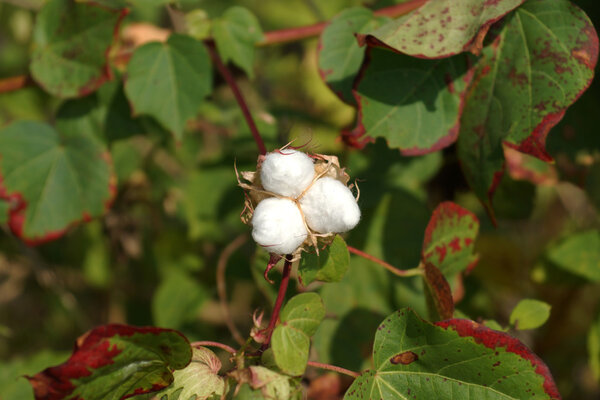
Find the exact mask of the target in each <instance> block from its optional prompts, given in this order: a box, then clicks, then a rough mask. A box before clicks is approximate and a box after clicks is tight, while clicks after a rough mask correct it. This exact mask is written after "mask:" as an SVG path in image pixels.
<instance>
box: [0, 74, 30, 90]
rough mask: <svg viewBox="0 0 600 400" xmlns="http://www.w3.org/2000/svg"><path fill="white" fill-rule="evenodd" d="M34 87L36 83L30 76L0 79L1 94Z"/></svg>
mask: <svg viewBox="0 0 600 400" xmlns="http://www.w3.org/2000/svg"><path fill="white" fill-rule="evenodd" d="M34 85H35V82H34V81H33V79H31V76H29V75H18V76H12V77H10V78H5V79H0V93H5V92H12V91H14V90H19V89H23V88H26V87H28V86H34Z"/></svg>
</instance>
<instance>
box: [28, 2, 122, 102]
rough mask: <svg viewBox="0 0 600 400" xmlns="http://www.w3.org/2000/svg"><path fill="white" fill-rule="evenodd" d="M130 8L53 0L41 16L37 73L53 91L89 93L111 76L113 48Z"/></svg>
mask: <svg viewBox="0 0 600 400" xmlns="http://www.w3.org/2000/svg"><path fill="white" fill-rule="evenodd" d="M125 15H127V10H126V9H121V10H115V9H112V8H107V7H105V6H99V5H95V4H94V3H92V2H90V3H82V2H77V1H73V0H50V1H48V2H47V3H46V4H45V5H44V7H43V8H42V10H41V11H40V13H39V14H38V16H37V20H36V24H35V30H34V35H33V37H34V42H33V50H32V54H31V65H30V70H31V75H32V76H33V79H35V81H36V82H37V83H39V84H40V86H42V87H43V88H44V89H45V90H47V91H48V92H50V93H51V94H53V95H55V96H59V97H63V98H67V97H79V96H85V95H87V94H89V93H91V92H93V91H95V90H96V89H97V88H98V87H99V86H100V85H102V84H103V83H104V82H105V81H106V80H108V79H111V71H110V67H109V66H108V61H107V57H108V52H109V50H110V47H111V45H112V43H113V41H114V37H115V36H116V33H117V32H118V29H119V25H120V22H121V20H122V19H123V18H124V17H125Z"/></svg>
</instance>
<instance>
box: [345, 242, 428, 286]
mask: <svg viewBox="0 0 600 400" xmlns="http://www.w3.org/2000/svg"><path fill="white" fill-rule="evenodd" d="M348 251H349V252H350V253H352V254H356V255H357V256H360V257H362V258H365V259H367V260H369V261H373V262H374V263H376V264H379V265H381V266H382V267H384V268H385V269H387V270H388V271H390V272H391V273H392V274H394V275H397V276H401V277H403V278H406V277H410V276H418V275H423V268H421V267H420V266H419V267H416V268H411V269H399V268H396V267H394V266H393V265H391V264H388V263H386V262H385V261H383V260H381V259H379V258H377V257H375V256H372V255H371V254H368V253H365V252H364V251H361V250H358V249H357V248H355V247H352V246H348Z"/></svg>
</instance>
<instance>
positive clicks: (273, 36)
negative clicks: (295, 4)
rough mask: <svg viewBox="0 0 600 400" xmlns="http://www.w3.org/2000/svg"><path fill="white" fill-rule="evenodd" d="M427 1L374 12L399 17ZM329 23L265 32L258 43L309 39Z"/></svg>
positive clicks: (418, 0)
mask: <svg viewBox="0 0 600 400" xmlns="http://www.w3.org/2000/svg"><path fill="white" fill-rule="evenodd" d="M426 1H427V0H411V1H407V2H406V3H402V4H396V5H394V6H390V7H385V8H382V9H379V10H376V11H374V12H373V14H375V15H377V16H386V17H391V18H394V17H399V16H401V15H404V14H408V13H409V12H411V11H413V10H415V9H417V8H419V7H421V6H422V5H423V4H425V2H426ZM328 24H329V22H320V23H318V24H314V25H307V26H299V27H297V28H287V29H280V30H277V31H271V32H265V33H264V35H263V40H262V41H260V42H259V43H258V45H259V46H268V45H272V44H281V43H287V42H293V41H296V40H302V39H307V38H309V37H313V36H317V35H319V34H321V32H322V31H323V29H325V27H327V25H328Z"/></svg>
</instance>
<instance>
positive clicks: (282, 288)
mask: <svg viewBox="0 0 600 400" xmlns="http://www.w3.org/2000/svg"><path fill="white" fill-rule="evenodd" d="M291 272H292V255H291V254H288V255H287V256H285V263H284V264H283V275H282V277H281V283H280V284H279V292H278V293H277V299H276V300H275V305H274V306H273V313H272V314H271V320H270V321H269V326H268V327H267V338H266V340H265V342H264V343H263V345H262V347H261V349H262V350H266V349H267V348H268V347H269V343H270V342H271V336H272V335H273V330H274V329H275V324H277V321H278V320H279V312H280V311H281V306H282V305H283V300H284V299H285V293H286V292H287V287H288V283H289V282H290V274H291Z"/></svg>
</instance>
